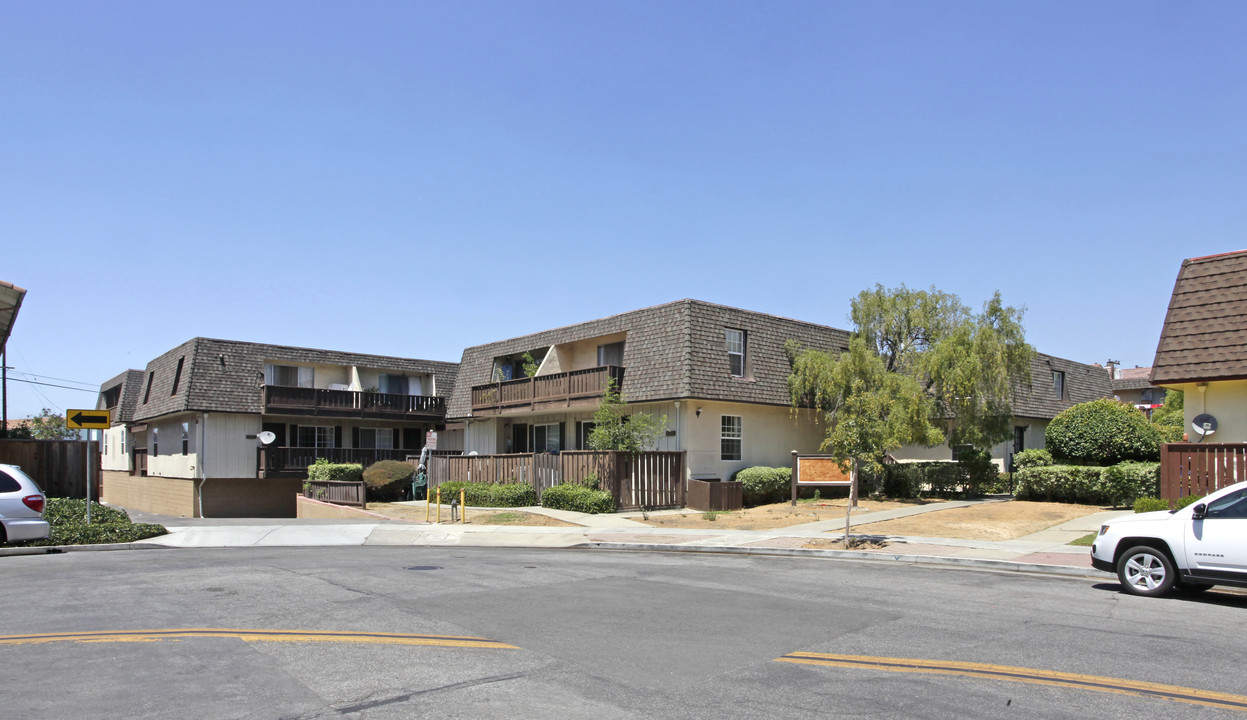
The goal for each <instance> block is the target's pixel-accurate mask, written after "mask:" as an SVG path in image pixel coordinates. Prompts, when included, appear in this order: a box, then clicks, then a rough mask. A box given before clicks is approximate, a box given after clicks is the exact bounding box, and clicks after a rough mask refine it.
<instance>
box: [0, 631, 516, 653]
mask: <svg viewBox="0 0 1247 720" xmlns="http://www.w3.org/2000/svg"><path fill="white" fill-rule="evenodd" d="M205 637H208V638H237V639H238V640H243V641H245V642H332V643H368V644H373V645H433V646H437V647H460V648H485V649H492V650H519V648H518V647H516V646H514V645H508V644H506V643H501V642H497V641H495V640H490V639H488V638H478V637H454V636H450V635H406V634H402V633H369V632H320V631H308V630H237V629H227V628H184V629H178V630H99V631H93V632H69V633H45V634H40V635H0V645H33V644H40V643H54V642H159V641H161V640H184V639H187V638H205Z"/></svg>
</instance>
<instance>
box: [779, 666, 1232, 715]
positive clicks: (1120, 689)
mask: <svg viewBox="0 0 1247 720" xmlns="http://www.w3.org/2000/svg"><path fill="white" fill-rule="evenodd" d="M775 661H776V662H788V663H798V664H802V665H823V666H829V667H847V668H859V669H863V670H884V671H887V672H911V673H932V674H939V675H956V676H960V677H970V678H979V679H985V680H1007V681H1009V682H1020V683H1030V684H1033V685H1051V686H1054V687H1063V688H1073V689H1078V690H1092V691H1095V692H1106V693H1116V694H1119V695H1136V696H1140V697H1152V698H1163V699H1166V700H1176V701H1177V702H1184V703H1191V704H1193V705H1208V706H1210V707H1218V708H1223V709H1227V710H1244V711H1247V696H1243V695H1230V694H1227V693H1219V692H1212V691H1211V690H1200V689H1197V688H1189V687H1182V686H1180V685H1161V684H1158V683H1149V682H1141V681H1138V680H1123V679H1121V678H1111V677H1101V676H1098V675H1078V674H1074V673H1063V672H1055V671H1052V670H1036V669H1034V668H1024V667H1012V666H1010V665H989V664H986V663H971V662H957V661H953V660H916V659H913V658H892V657H871V656H867V655H826V654H821V653H807V652H794V653H788V654H787V655H785V656H783V657H781V658H776V660H775Z"/></svg>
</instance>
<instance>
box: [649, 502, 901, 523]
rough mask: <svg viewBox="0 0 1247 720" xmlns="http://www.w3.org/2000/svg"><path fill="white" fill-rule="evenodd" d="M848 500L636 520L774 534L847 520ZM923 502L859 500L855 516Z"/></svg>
mask: <svg viewBox="0 0 1247 720" xmlns="http://www.w3.org/2000/svg"><path fill="white" fill-rule="evenodd" d="M848 502H849V501H848V500H847V499H838V500H800V501H798V503H797V506H796V507H793V506H792V505H791V504H789V503H786V502H785V503H776V504H774V505H759V506H758V507H755V508H745V509H744V510H734V511H732V512H715V513H709V512H702V511H700V510H689V511H688V512H685V513H681V514H679V515H650V517H649V519H648V520H643V519H641V518H640V517H633V518H632V519H633V520H637V521H638V522H643V523H645V524H646V525H649V526H651V527H668V528H689V529H693V530H715V529H719V530H773V529H775V528H783V527H791V526H793V525H804V524H805V523H811V522H818V521H820V520H837V519H839V520H841V521H843V520H844V511H845V509H846V508H847V507H848ZM921 504H922V503H921V501H918V500H912V501H908V502H905V501H895V500H880V501H874V500H859V501H858V503H857V509H856V510H854V511H853V514H854V515H859V514H862V513H867V512H872V511H875V510H891V509H893V508H902V507H914V506H915V505H921Z"/></svg>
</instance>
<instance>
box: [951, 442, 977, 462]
mask: <svg viewBox="0 0 1247 720" xmlns="http://www.w3.org/2000/svg"><path fill="white" fill-rule="evenodd" d="M973 449H974V446H973V445H953V447H952V450H953V460H954V461H958V460H960V459H961V455H962V453H967V452H970V451H971V450H973Z"/></svg>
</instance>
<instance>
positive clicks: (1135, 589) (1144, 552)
mask: <svg viewBox="0 0 1247 720" xmlns="http://www.w3.org/2000/svg"><path fill="white" fill-rule="evenodd" d="M1117 578H1118V579H1119V580H1121V587H1122V589H1123V590H1125V591H1126V592H1128V593H1130V594H1131V595H1143V596H1145V597H1156V596H1157V595H1164V594H1165V593H1167V592H1169V591H1170V590H1172V589H1173V586H1174V583H1175V582H1176V581H1177V573H1176V572H1175V571H1174V568H1173V563H1172V562H1170V561H1169V556H1168V555H1166V554H1165V553H1164V552H1163V551H1161V550H1157V549H1156V548H1154V547H1150V546H1148V545H1135V546H1134V547H1132V548H1130V549H1128V550H1126V551H1125V552H1123V553H1122V554H1121V557H1119V558H1118V559H1117Z"/></svg>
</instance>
